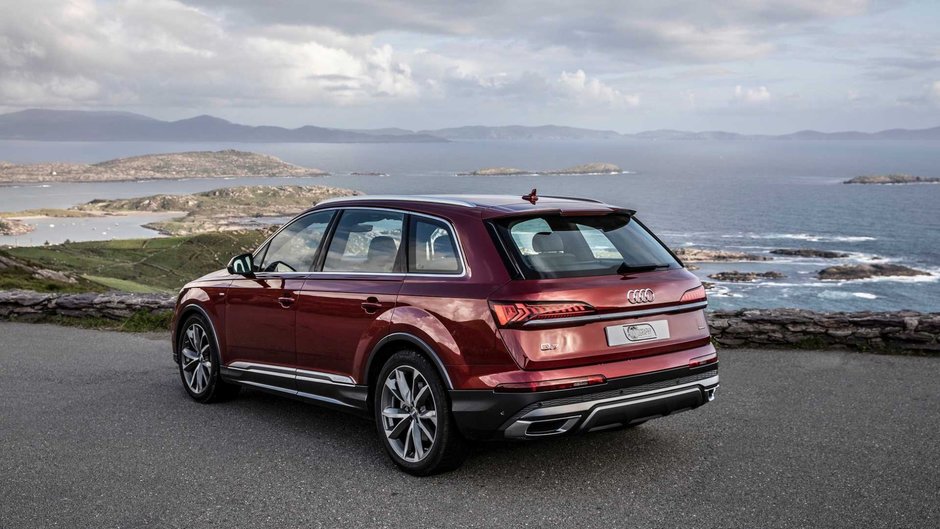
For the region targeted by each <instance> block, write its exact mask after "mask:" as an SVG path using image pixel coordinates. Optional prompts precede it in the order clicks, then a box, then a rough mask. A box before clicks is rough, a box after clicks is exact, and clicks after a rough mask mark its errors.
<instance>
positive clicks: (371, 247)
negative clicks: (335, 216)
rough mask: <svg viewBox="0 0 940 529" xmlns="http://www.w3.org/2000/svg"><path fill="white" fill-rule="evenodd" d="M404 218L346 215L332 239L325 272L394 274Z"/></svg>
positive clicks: (348, 212)
mask: <svg viewBox="0 0 940 529" xmlns="http://www.w3.org/2000/svg"><path fill="white" fill-rule="evenodd" d="M404 219H405V216H404V214H403V213H398V212H394V211H382V210H369V209H350V210H346V211H344V212H343V214H342V217H340V219H339V223H337V225H336V231H335V233H334V234H333V238H332V239H331V240H330V249H329V251H328V252H327V254H326V261H325V262H324V263H323V271H324V272H372V273H386V272H394V271H396V269H397V264H398V261H399V258H398V253H399V248H400V247H401V236H402V224H403V222H404Z"/></svg>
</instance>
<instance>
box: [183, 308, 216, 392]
mask: <svg viewBox="0 0 940 529" xmlns="http://www.w3.org/2000/svg"><path fill="white" fill-rule="evenodd" d="M180 365H181V366H182V368H183V379H184V380H185V381H186V385H187V386H189V389H190V391H192V392H193V393H195V394H199V393H202V392H203V391H205V389H206V387H207V386H208V385H209V377H210V376H211V375H212V348H211V347H210V346H209V335H208V334H206V330H205V329H204V328H203V326H202V325H200V324H199V323H193V324H192V325H190V326H189V327H188V328H187V329H186V337H185V339H184V342H183V350H182V354H181V355H180Z"/></svg>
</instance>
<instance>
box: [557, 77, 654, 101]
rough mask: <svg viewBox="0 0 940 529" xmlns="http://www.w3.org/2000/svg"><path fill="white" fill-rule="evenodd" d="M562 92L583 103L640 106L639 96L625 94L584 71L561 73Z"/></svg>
mask: <svg viewBox="0 0 940 529" xmlns="http://www.w3.org/2000/svg"><path fill="white" fill-rule="evenodd" d="M558 82H559V86H560V88H561V90H562V91H563V92H564V93H566V94H568V95H569V96H570V97H572V98H573V99H575V100H576V101H578V102H582V103H602V104H606V105H612V106H629V107H635V106H638V105H639V104H640V96H639V95H637V94H625V93H623V92H621V91H620V90H617V89H616V88H613V87H612V86H609V85H606V84H604V83H603V82H601V81H600V80H599V79H596V78H589V77H588V76H587V74H585V73H584V70H578V71H576V72H574V73H568V72H561V76H560V77H559V78H558Z"/></svg>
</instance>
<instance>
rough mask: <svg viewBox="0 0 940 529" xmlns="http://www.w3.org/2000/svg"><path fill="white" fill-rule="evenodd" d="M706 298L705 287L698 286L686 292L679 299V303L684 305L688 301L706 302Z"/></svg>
mask: <svg viewBox="0 0 940 529" xmlns="http://www.w3.org/2000/svg"><path fill="white" fill-rule="evenodd" d="M707 299H708V298H707V297H705V287H703V286H702V285H699V286H697V287H695V288H690V289H689V290H686V291H685V292H684V293H683V294H682V297H680V298H679V302H680V303H685V302H689V301H706V300H707Z"/></svg>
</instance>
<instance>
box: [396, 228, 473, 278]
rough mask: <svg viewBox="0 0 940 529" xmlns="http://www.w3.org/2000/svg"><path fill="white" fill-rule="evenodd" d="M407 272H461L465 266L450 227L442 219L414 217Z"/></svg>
mask: <svg viewBox="0 0 940 529" xmlns="http://www.w3.org/2000/svg"><path fill="white" fill-rule="evenodd" d="M409 238H410V241H411V251H410V253H409V254H408V271H409V272H413V273H418V274H459V273H460V272H461V271H462V270H463V269H462V265H461V263H460V258H459V254H458V253H457V241H456V239H455V238H454V234H453V233H451V229H450V226H448V225H447V224H446V223H444V222H441V221H439V220H434V219H429V218H425V217H418V216H413V217H412V220H411V234H410V236H409Z"/></svg>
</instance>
